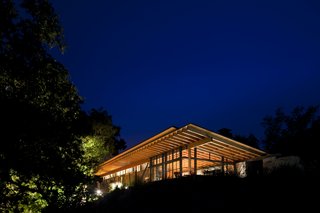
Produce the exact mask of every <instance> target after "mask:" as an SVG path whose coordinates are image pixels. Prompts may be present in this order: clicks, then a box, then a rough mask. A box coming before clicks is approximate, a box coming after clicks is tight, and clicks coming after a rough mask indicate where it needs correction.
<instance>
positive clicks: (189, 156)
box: [188, 146, 191, 174]
mask: <svg viewBox="0 0 320 213" xmlns="http://www.w3.org/2000/svg"><path fill="white" fill-rule="evenodd" d="M188 170H189V174H191V148H190V146H188Z"/></svg>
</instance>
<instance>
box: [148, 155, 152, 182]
mask: <svg viewBox="0 0 320 213" xmlns="http://www.w3.org/2000/svg"><path fill="white" fill-rule="evenodd" d="M152 164H153V162H152V157H151V158H150V166H149V167H150V178H149V180H150V182H152V173H153V172H152V170H153V168H152V167H153V166H152Z"/></svg>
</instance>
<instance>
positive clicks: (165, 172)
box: [164, 152, 168, 179]
mask: <svg viewBox="0 0 320 213" xmlns="http://www.w3.org/2000/svg"><path fill="white" fill-rule="evenodd" d="M167 156H168V153H167V152H165V153H164V179H167V178H168V177H167V172H168V169H167V165H168V163H167V161H168V158H167Z"/></svg>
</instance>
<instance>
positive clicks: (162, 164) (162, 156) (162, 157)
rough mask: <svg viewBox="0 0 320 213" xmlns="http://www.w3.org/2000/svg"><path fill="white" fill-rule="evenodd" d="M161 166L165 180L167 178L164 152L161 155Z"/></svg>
mask: <svg viewBox="0 0 320 213" xmlns="http://www.w3.org/2000/svg"><path fill="white" fill-rule="evenodd" d="M161 159H162V160H161V162H162V163H161V166H162V168H161V173H162V180H164V179H165V169H164V165H165V163H164V153H162V155H161Z"/></svg>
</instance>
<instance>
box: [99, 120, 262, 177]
mask: <svg viewBox="0 0 320 213" xmlns="http://www.w3.org/2000/svg"><path fill="white" fill-rule="evenodd" d="M179 147H184V148H187V147H190V148H193V147H197V157H198V158H199V157H201V156H207V155H208V154H209V153H210V155H211V159H217V160H219V159H221V157H224V158H225V159H228V161H232V162H238V161H245V160H249V159H253V158H257V157H260V156H263V155H266V153H265V152H263V151H261V150H259V149H256V148H253V147H250V146H248V145H245V144H243V143H240V142H237V141H235V140H232V139H230V138H227V137H224V136H222V135H219V134H217V133H214V132H212V131H209V130H207V129H204V128H202V127H199V126H196V125H194V124H188V125H186V126H184V127H181V128H179V129H177V128H175V127H170V128H168V129H167V130H165V131H163V132H161V133H159V134H157V135H155V136H153V137H152V138H149V139H148V140H146V141H143V142H141V143H139V144H138V145H136V146H134V147H132V148H130V149H128V150H126V151H124V152H122V153H120V154H119V155H117V156H115V157H114V158H111V159H109V160H107V161H105V162H104V163H102V164H101V165H100V166H99V169H98V171H97V172H96V175H98V176H103V175H106V174H110V173H113V172H115V171H119V170H121V169H126V168H129V167H132V166H135V165H138V164H141V163H143V162H148V161H149V159H150V157H153V156H156V155H159V154H162V153H165V152H168V151H169V150H172V149H177V148H179ZM192 150H193V149H192Z"/></svg>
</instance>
